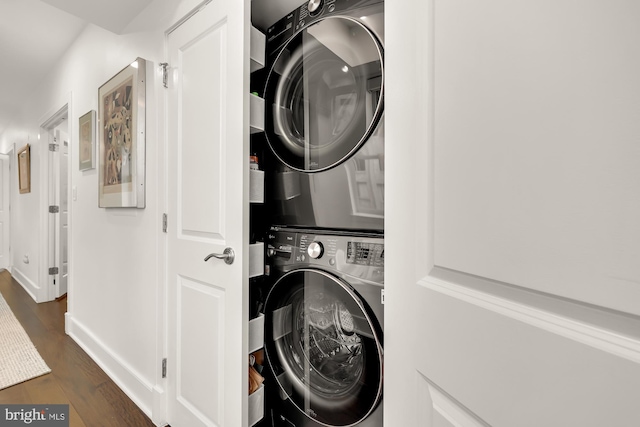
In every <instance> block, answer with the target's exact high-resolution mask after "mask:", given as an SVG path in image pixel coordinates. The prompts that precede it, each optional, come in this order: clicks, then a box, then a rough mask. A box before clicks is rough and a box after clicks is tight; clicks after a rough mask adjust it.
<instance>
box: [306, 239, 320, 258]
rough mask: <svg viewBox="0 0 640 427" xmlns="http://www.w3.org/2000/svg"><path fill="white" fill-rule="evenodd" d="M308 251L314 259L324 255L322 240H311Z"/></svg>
mask: <svg viewBox="0 0 640 427" xmlns="http://www.w3.org/2000/svg"><path fill="white" fill-rule="evenodd" d="M307 253H308V254H309V256H310V257H311V258H313V259H319V258H321V257H322V254H323V253H324V247H323V246H322V243H320V242H311V243H309V247H308V248H307Z"/></svg>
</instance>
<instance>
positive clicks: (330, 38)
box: [265, 17, 383, 172]
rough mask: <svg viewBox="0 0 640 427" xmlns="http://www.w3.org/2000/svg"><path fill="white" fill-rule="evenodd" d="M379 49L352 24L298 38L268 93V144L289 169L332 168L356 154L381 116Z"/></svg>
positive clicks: (330, 20)
mask: <svg viewBox="0 0 640 427" xmlns="http://www.w3.org/2000/svg"><path fill="white" fill-rule="evenodd" d="M382 55H383V53H382V47H381V45H380V43H379V42H378V40H377V39H376V37H375V35H374V34H373V33H372V32H371V31H369V30H368V29H367V28H366V27H365V26H364V25H362V24H361V23H360V22H358V21H357V20H355V19H351V18H347V17H327V18H324V19H322V20H319V21H317V22H315V23H313V24H312V25H310V26H308V27H306V28H305V29H304V30H302V31H300V32H298V33H297V34H296V35H295V36H293V37H292V38H291V39H290V40H289V41H288V42H287V43H286V44H285V46H284V47H283V48H282V50H281V52H280V53H279V55H278V56H277V59H276V60H275V62H274V63H273V65H272V67H271V71H270V73H269V76H268V78H267V83H266V87H265V105H266V108H265V110H266V123H265V131H266V136H267V140H268V143H269V145H270V147H271V149H272V150H273V152H274V153H275V155H276V156H277V157H278V158H279V159H280V160H281V161H282V162H283V163H285V164H286V165H287V166H289V167H290V168H292V169H294V170H298V171H303V172H314V171H322V170H326V169H329V168H331V167H333V166H336V165H338V164H340V163H341V162H342V161H344V160H345V159H347V158H348V157H349V156H351V155H352V154H353V153H354V152H355V151H356V150H357V149H358V147H360V145H362V144H363V143H364V142H365V141H366V140H367V138H369V136H370V135H371V133H372V132H373V131H374V130H375V127H376V125H377V123H378V122H379V121H380V118H381V116H382V111H383V96H382V95H383V57H382Z"/></svg>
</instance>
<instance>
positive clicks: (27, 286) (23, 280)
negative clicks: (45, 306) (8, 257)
mask: <svg viewBox="0 0 640 427" xmlns="http://www.w3.org/2000/svg"><path fill="white" fill-rule="evenodd" d="M9 271H10V272H11V277H13V278H14V279H15V280H16V282H18V283H20V286H22V287H23V288H24V290H25V291H26V292H27V293H28V294H29V296H31V298H33V300H34V301H35V302H39V301H38V295H39V293H40V287H39V286H38V285H36V284H35V283H33V281H31V280H30V279H29V278H28V277H27V276H25V275H24V274H23V273H22V272H21V271H20V270H19V269H17V268H16V267H12V268H11V270H9Z"/></svg>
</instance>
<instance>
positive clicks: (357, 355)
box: [265, 269, 382, 426]
mask: <svg viewBox="0 0 640 427" xmlns="http://www.w3.org/2000/svg"><path fill="white" fill-rule="evenodd" d="M265 314H266V316H267V317H266V324H265V350H266V353H267V358H268V361H269V365H270V366H271V369H272V371H273V373H274V376H275V378H276V379H277V381H278V383H279V385H280V388H281V392H282V393H281V395H283V396H286V397H287V398H288V399H290V400H291V402H292V403H293V404H294V405H295V406H296V407H297V408H298V409H299V410H300V411H301V412H303V413H304V414H306V415H307V416H308V417H309V418H312V419H313V420H315V421H316V422H319V423H321V424H324V425H327V426H351V425H354V424H356V423H358V422H360V421H361V420H363V419H365V418H366V417H367V416H368V415H369V414H370V413H371V412H372V411H373V410H374V409H375V407H376V406H377V404H378V403H379V402H380V399H381V397H382V344H381V342H380V340H379V332H378V327H377V324H376V323H375V321H374V320H373V318H372V317H370V315H369V314H368V310H367V308H366V307H365V305H364V304H363V302H362V300H360V298H359V297H358V295H356V293H355V292H354V291H353V290H352V289H351V287H350V286H349V285H347V284H346V283H344V282H342V281H341V280H340V279H338V278H336V277H334V276H331V275H329V274H328V273H325V272H322V271H319V270H309V269H299V270H295V271H292V272H289V273H287V274H286V275H284V276H283V277H282V278H281V279H280V280H278V282H277V283H276V284H275V285H274V287H273V289H272V290H271V292H270V293H269V296H268V297H267V301H266V305H265Z"/></svg>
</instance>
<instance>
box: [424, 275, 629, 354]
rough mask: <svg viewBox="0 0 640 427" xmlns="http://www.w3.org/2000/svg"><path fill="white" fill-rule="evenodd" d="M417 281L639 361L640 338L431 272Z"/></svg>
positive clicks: (494, 310)
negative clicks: (490, 292) (446, 278)
mask: <svg viewBox="0 0 640 427" xmlns="http://www.w3.org/2000/svg"><path fill="white" fill-rule="evenodd" d="M418 284H419V285H420V286H423V287H425V288H427V289H430V290H432V291H434V292H438V293H441V294H443V295H447V296H450V297H452V298H456V299H458V300H460V301H464V302H467V303H469V304H473V305H475V306H478V307H481V308H484V309H486V310H490V311H493V312H494V313H498V314H500V315H503V316H506V317H509V318H511V319H514V320H518V321H521V322H523V323H526V324H529V325H532V326H534V327H537V328H540V329H543V330H545V331H548V332H551V333H554V334H556V335H559V336H562V337H564V338H569V339H571V340H573V341H576V342H579V343H582V344H586V345H588V346H590V347H593V348H595V349H597V350H602V351H605V352H607V353H610V354H613V355H616V356H619V357H622V358H625V359H627V360H630V361H632V362H635V363H640V341H638V340H637V339H634V338H631V337H627V336H623V335H621V334H616V333H615V332H612V331H608V330H606V329H602V328H599V327H597V326H593V325H589V324H586V323H583V322H580V321H577V320H575V319H571V318H568V317H565V316H560V315H557V314H554V313H550V312H548V311H544V310H540V309H538V308H535V307H531V306H527V305H524V304H521V303H517V302H515V301H512V300H509V299H506V298H500V297H497V296H495V295H491V294H487V293H485V292H480V291H477V290H474V289H471V288H468V287H466V286H461V285H457V284H455V283H451V282H448V281H446V280H441V279H438V278H435V277H432V276H426V277H423V278H422V279H420V280H419V281H418Z"/></svg>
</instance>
